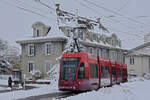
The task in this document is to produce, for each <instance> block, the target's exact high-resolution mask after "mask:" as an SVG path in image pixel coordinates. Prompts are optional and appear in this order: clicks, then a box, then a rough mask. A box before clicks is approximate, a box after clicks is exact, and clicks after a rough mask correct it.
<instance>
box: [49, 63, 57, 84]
mask: <svg viewBox="0 0 150 100" xmlns="http://www.w3.org/2000/svg"><path fill="white" fill-rule="evenodd" d="M47 75H48V80H50V83H51V84H56V83H57V81H58V76H59V64H56V65H54V66H53V68H52V69H51V70H50V71H48V72H47Z"/></svg>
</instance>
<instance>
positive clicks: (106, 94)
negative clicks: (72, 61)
mask: <svg viewBox="0 0 150 100" xmlns="http://www.w3.org/2000/svg"><path fill="white" fill-rule="evenodd" d="M58 68H59V66H58V65H57V66H56V67H55V69H52V71H50V73H53V74H52V75H51V78H50V79H52V80H48V79H46V80H37V82H50V83H51V84H50V85H46V84H44V85H43V84H28V86H34V87H37V88H33V89H31V90H18V91H9V92H6V93H0V100H14V99H20V98H26V97H30V96H38V95H44V94H50V93H56V92H60V91H58V87H57V85H58V83H57V82H58V81H57V80H58ZM0 85H7V80H2V79H0ZM4 89H5V88H3V87H0V91H1V90H2V91H3V90H4ZM149 93H150V75H146V77H145V78H132V79H130V80H129V81H128V82H126V83H121V84H120V85H114V86H112V87H106V88H101V89H99V90H98V91H91V92H86V93H81V94H79V95H76V96H71V97H67V98H62V99H61V100H149V98H150V95H149Z"/></svg>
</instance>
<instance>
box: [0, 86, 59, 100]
mask: <svg viewBox="0 0 150 100" xmlns="http://www.w3.org/2000/svg"><path fill="white" fill-rule="evenodd" d="M29 86H35V87H37V88H34V89H31V90H18V91H12V92H7V93H0V100H16V99H19V98H26V97H30V96H37V95H43V94H48V93H53V92H58V89H57V86H54V85H40V84H30V85H29Z"/></svg>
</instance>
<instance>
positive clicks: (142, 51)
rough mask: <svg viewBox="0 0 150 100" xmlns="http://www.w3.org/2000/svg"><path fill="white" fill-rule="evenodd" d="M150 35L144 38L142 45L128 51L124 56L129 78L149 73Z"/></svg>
mask: <svg viewBox="0 0 150 100" xmlns="http://www.w3.org/2000/svg"><path fill="white" fill-rule="evenodd" d="M149 36H150V33H149V34H147V35H145V36H144V43H143V44H142V45H139V46H137V47H135V48H133V49H131V50H130V52H129V53H128V54H127V55H126V56H125V62H126V64H127V66H128V74H129V75H130V76H139V77H141V76H143V75H145V74H146V73H150V37H149Z"/></svg>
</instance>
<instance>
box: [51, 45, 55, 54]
mask: <svg viewBox="0 0 150 100" xmlns="http://www.w3.org/2000/svg"><path fill="white" fill-rule="evenodd" d="M51 46H52V48H51V50H52V53H51V54H54V50H55V45H54V43H52V44H51Z"/></svg>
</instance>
